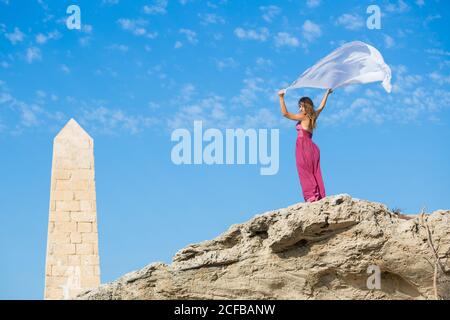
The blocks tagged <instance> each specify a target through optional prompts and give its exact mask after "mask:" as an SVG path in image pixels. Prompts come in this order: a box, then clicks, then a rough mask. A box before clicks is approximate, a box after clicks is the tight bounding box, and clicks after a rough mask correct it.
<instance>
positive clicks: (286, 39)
mask: <svg viewBox="0 0 450 320" xmlns="http://www.w3.org/2000/svg"><path fill="white" fill-rule="evenodd" d="M299 44H300V42H299V40H298V39H297V38H296V37H294V36H292V35H290V34H289V33H287V32H278V33H277V35H276V37H275V46H277V47H282V46H288V47H298V46H299Z"/></svg>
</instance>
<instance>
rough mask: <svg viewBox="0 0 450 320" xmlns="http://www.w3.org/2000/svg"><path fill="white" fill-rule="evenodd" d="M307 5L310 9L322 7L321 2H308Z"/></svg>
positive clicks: (314, 0) (312, 0) (313, 0)
mask: <svg viewBox="0 0 450 320" xmlns="http://www.w3.org/2000/svg"><path fill="white" fill-rule="evenodd" d="M306 5H307V6H308V7H309V8H315V7H318V6H319V5H320V0H307V1H306Z"/></svg>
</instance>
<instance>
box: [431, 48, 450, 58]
mask: <svg viewBox="0 0 450 320" xmlns="http://www.w3.org/2000/svg"><path fill="white" fill-rule="evenodd" d="M426 52H427V53H429V54H432V55H439V56H450V51H444V50H442V49H435V48H434V49H427V50H426Z"/></svg>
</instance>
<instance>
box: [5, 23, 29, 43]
mask: <svg viewBox="0 0 450 320" xmlns="http://www.w3.org/2000/svg"><path fill="white" fill-rule="evenodd" d="M5 37H6V38H7V39H8V40H9V41H10V42H11V43H12V44H16V43H18V42H22V41H23V39H24V37H25V34H24V33H23V32H22V31H20V29H19V28H17V27H15V28H14V32H11V33H5Z"/></svg>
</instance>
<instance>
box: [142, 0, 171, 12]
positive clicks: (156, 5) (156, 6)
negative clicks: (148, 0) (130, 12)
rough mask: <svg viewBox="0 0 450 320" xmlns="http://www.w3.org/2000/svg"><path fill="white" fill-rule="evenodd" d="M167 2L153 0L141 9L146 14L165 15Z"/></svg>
mask: <svg viewBox="0 0 450 320" xmlns="http://www.w3.org/2000/svg"><path fill="white" fill-rule="evenodd" d="M167 3H168V1H167V0H154V1H153V3H152V4H151V5H145V6H144V7H143V10H144V13H146V14H166V13H167Z"/></svg>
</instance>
